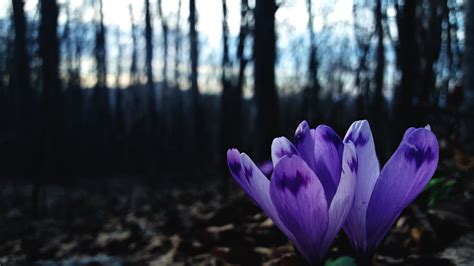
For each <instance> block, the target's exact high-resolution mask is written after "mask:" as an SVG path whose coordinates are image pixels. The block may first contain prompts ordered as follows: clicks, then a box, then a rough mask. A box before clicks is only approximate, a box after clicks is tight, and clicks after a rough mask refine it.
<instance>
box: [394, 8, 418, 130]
mask: <svg viewBox="0 0 474 266" xmlns="http://www.w3.org/2000/svg"><path fill="white" fill-rule="evenodd" d="M417 7H418V1H405V3H404V5H403V6H402V7H401V8H400V7H399V6H398V5H397V6H396V9H397V25H398V32H399V45H398V47H397V57H398V58H397V60H398V62H397V63H398V67H399V69H400V71H401V75H402V77H401V83H400V85H399V87H398V88H397V91H396V94H395V106H394V108H395V110H394V112H395V119H396V121H397V124H398V132H397V139H398V138H401V136H402V135H403V132H404V131H405V129H407V128H408V127H410V126H415V125H414V123H415V121H416V120H417V119H416V118H415V117H414V116H415V114H416V112H415V110H414V105H413V102H412V100H413V96H414V92H416V91H417V90H418V89H419V86H420V85H421V84H420V76H421V73H420V68H421V66H420V63H421V62H420V47H419V30H418V26H419V25H420V23H419V21H418V19H417Z"/></svg>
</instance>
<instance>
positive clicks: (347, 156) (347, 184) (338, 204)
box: [321, 142, 358, 253]
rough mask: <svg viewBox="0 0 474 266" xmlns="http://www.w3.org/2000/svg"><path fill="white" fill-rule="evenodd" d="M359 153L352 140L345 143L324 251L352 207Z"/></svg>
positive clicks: (330, 210)
mask: <svg viewBox="0 0 474 266" xmlns="http://www.w3.org/2000/svg"><path fill="white" fill-rule="evenodd" d="M357 165H358V164H357V155H356V152H355V148H354V145H353V144H352V142H348V143H347V144H346V145H344V154H343V157H342V173H341V180H340V182H339V186H338V187H337V191H336V194H335V195H334V198H333V199H332V202H331V205H330V206H329V211H328V215H329V224H328V229H327V232H326V235H325V236H324V240H323V247H322V248H321V250H322V252H324V253H326V252H327V250H328V249H329V247H330V246H331V243H332V241H333V240H334V238H335V237H336V235H337V233H338V232H339V231H340V230H341V227H342V225H343V224H344V221H345V220H346V217H347V215H348V213H349V210H350V209H351V205H352V201H353V199H354V189H355V185H356V173H357Z"/></svg>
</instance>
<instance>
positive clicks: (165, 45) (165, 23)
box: [158, 0, 169, 88]
mask: <svg viewBox="0 0 474 266" xmlns="http://www.w3.org/2000/svg"><path fill="white" fill-rule="evenodd" d="M161 2H162V1H161V0H158V15H159V16H160V20H161V30H162V31H163V74H162V75H163V85H164V87H165V88H166V87H168V32H169V27H168V21H167V19H166V17H165V15H164V14H163V9H162V5H161Z"/></svg>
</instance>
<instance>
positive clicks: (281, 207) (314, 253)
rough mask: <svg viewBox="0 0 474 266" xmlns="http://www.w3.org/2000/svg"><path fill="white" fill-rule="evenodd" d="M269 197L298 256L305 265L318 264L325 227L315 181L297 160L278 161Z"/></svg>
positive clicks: (322, 203) (323, 206)
mask: <svg viewBox="0 0 474 266" xmlns="http://www.w3.org/2000/svg"><path fill="white" fill-rule="evenodd" d="M270 198H271V199H272V202H273V204H274V206H275V208H276V210H277V213H278V215H279V217H280V219H281V221H282V222H283V224H284V225H285V227H286V228H288V230H289V231H291V232H292V233H293V235H294V237H295V238H294V239H293V243H294V244H295V246H296V247H297V248H298V249H299V251H300V252H301V254H302V255H303V256H304V257H305V258H306V259H307V260H308V261H309V262H319V261H320V260H321V258H322V256H323V254H322V253H321V244H322V240H323V237H324V234H325V232H326V230H327V227H328V209H327V203H326V197H325V195H324V189H323V187H322V185H321V183H320V182H319V179H318V178H317V176H316V175H315V174H314V172H313V171H312V170H311V168H309V166H308V165H307V164H306V163H305V162H304V161H303V159H301V157H299V156H296V155H293V156H291V157H286V156H285V157H283V158H281V159H280V161H279V163H278V164H277V165H276V166H275V169H274V171H273V175H272V179H271V182H270Z"/></svg>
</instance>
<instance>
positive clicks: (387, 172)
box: [344, 120, 439, 259]
mask: <svg viewBox="0 0 474 266" xmlns="http://www.w3.org/2000/svg"><path fill="white" fill-rule="evenodd" d="M344 142H352V143H354V145H355V150H356V153H357V158H358V169H357V181H356V188H355V195H354V202H353V206H352V208H351V210H350V212H349V215H348V217H347V220H346V223H345V225H344V231H345V232H346V234H347V236H348V237H349V240H350V242H351V245H352V247H353V248H354V250H355V251H356V253H357V255H358V256H359V257H361V258H364V257H365V258H366V259H370V258H371V257H372V255H373V253H374V251H375V248H376V247H377V246H378V245H379V244H380V242H381V241H382V239H383V238H384V236H385V234H387V232H388V231H389V229H390V227H391V226H392V224H393V223H394V222H395V221H396V219H397V217H398V216H399V215H400V213H401V212H402V211H403V209H404V208H406V207H407V206H408V205H409V204H410V203H411V202H412V201H413V200H414V199H415V198H416V197H417V196H418V194H420V193H421V191H422V190H423V187H424V186H425V185H426V184H427V183H428V182H429V180H430V179H431V177H432V176H433V174H434V172H435V170H436V166H437V164H438V153H439V148H438V141H437V139H436V136H435V135H434V134H433V133H432V132H431V129H430V128H429V126H427V127H426V128H409V129H408V130H407V131H406V132H405V135H404V136H403V139H402V142H401V143H400V146H399V147H398V148H397V150H396V151H395V153H394V154H393V155H392V157H391V158H390V160H388V162H387V163H386V164H385V166H384V167H383V168H382V170H380V167H379V162H378V159H377V155H376V154H375V146H374V140H373V137H372V132H371V130H370V126H369V123H368V122H367V121H365V120H364V121H356V122H354V123H353V124H352V125H351V127H350V128H349V130H348V131H347V134H346V137H345V138H344Z"/></svg>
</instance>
